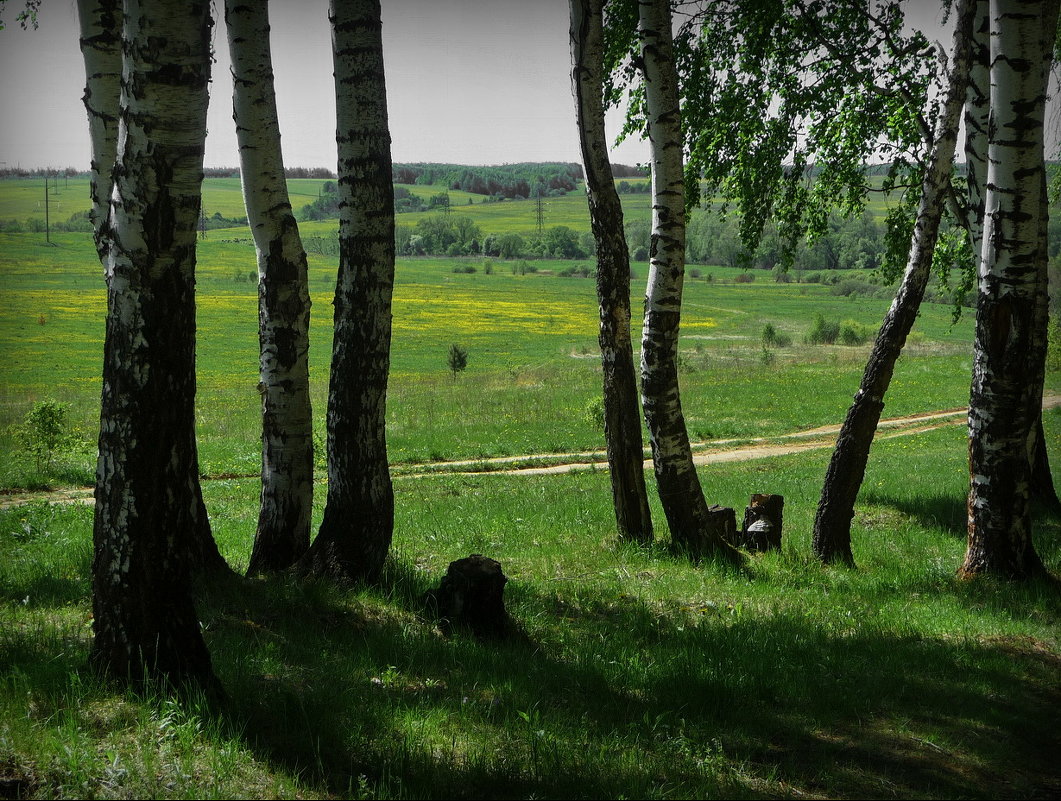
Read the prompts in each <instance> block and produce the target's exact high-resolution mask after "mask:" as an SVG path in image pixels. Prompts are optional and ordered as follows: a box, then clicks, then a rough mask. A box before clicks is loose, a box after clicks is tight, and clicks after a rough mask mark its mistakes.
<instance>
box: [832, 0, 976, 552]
mask: <svg viewBox="0 0 1061 801" xmlns="http://www.w3.org/2000/svg"><path fill="white" fill-rule="evenodd" d="M974 11H975V8H974V5H973V2H972V0H961V2H959V4H958V9H957V12H956V19H955V30H954V42H953V47H952V54H951V68H950V73H949V75H948V79H947V89H946V94H945V97H944V100H943V106H942V109H941V111H940V114H939V117H938V119H937V122H936V127H935V131H934V141H933V142H932V147H931V150H930V156H929V161H928V164H927V165H926V168H925V172H924V177H923V179H922V184H921V201H920V204H919V206H918V210H917V218H916V221H915V223H914V233H913V237H912V239H911V242H910V253H909V256H908V258H907V264H906V272H905V274H904V275H903V280H902V283H901V284H900V286H899V291H898V292H897V293H896V296H895V300H894V301H892V305H891V308H889V309H888V313H887V315H885V318H884V322H883V323H882V324H881V327H880V331H879V332H878V333H877V339H876V341H875V342H874V345H873V350H872V352H871V353H870V357H869V361H868V362H867V363H866V368H865V370H864V372H863V374H862V381H861V383H860V384H859V388H858V392H857V393H855V398H854V402H853V403H852V404H851V406H850V408H849V409H848V411H847V416H846V417H845V418H844V422H843V425H842V426H841V428H840V433H839V435H838V437H837V440H836V447H835V448H834V450H833V454H832V457H831V459H830V460H829V467H828V468H827V471H826V474H825V483H824V485H823V486H822V494H821V498H820V499H819V501H818V509H817V514H816V515H815V519H814V532H813V540H812V548H813V550H814V554H815V556H817V557H818V559H820V560H821V561H823V562H826V563H832V562H842V563H844V564H848V565H852V564H854V557H853V555H852V553H851V519H852V518H853V517H854V513H855V500H856V499H857V497H858V491H859V489H860V488H861V486H862V480H863V478H864V477H865V474H866V464H867V462H868V461H869V451H870V446H871V445H872V444H873V435H874V433H875V432H876V430H877V424H878V423H879V422H880V417H881V412H882V411H883V410H884V396H885V394H886V393H887V391H888V386H889V384H890V383H891V379H892V374H893V373H894V371H895V363H896V361H897V360H898V359H899V355H900V354H901V353H902V349H903V346H904V345H905V344H906V338H907V336H908V335H909V333H910V330H911V328H913V325H914V321H915V320H916V319H917V312H918V309H919V308H920V306H921V300H922V299H923V298H924V295H925V287H926V286H927V285H928V279H929V276H930V275H931V274H932V255H933V252H934V251H935V248H936V240H937V239H938V235H939V226H940V218H941V216H942V213H943V206H944V204H945V203H946V201H947V194H948V191H949V188H950V175H951V170H952V169H953V164H952V162H953V159H954V151H955V148H956V146H957V139H958V127H959V123H960V122H961V116H962V108H963V106H964V103H965V93H966V86H967V82H968V75H969V64H970V49H969V39H970V33H971V30H972V22H973V12H974Z"/></svg>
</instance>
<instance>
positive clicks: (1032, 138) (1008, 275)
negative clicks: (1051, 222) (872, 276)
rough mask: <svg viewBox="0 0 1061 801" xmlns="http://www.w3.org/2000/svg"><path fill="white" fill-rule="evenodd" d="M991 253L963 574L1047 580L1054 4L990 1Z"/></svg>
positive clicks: (978, 358)
mask: <svg viewBox="0 0 1061 801" xmlns="http://www.w3.org/2000/svg"><path fill="white" fill-rule="evenodd" d="M989 15H990V18H989V26H990V27H989V30H990V42H991V44H990V54H991V55H990V58H991V66H990V118H989V124H988V149H987V154H988V158H987V165H988V166H987V181H986V190H987V191H986V195H985V211H984V231H983V249H982V251H981V253H980V264H979V275H978V297H977V309H976V337H975V342H974V357H973V381H972V388H971V392H970V399H969V472H970V490H969V501H968V513H969V514H968V542H967V549H966V554H965V559H964V562H963V564H962V567H961V571H960V572H961V574H962V575H965V576H972V575H977V574H981V573H992V574H996V575H1002V576H1007V577H1011V578H1028V577H1033V576H1038V575H1041V574H1043V573H1044V572H1045V568H1044V567H1043V564H1042V561H1041V559H1040V558H1039V556H1038V554H1037V553H1036V552H1035V548H1034V546H1033V544H1032V539H1031V510H1030V496H1031V458H1030V456H1031V453H1030V448H1031V445H1032V443H1034V434H1035V427H1036V424H1037V421H1038V416H1039V413H1040V411H1041V404H1042V391H1043V358H1042V352H1041V351H1042V343H1043V342H1044V341H1045V331H1043V330H1040V329H1043V328H1045V322H1046V315H1045V314H1044V313H1043V312H1042V309H1041V304H1043V303H1045V297H1044V296H1045V275H1044V273H1045V261H1044V260H1043V258H1042V250H1041V249H1042V227H1043V226H1045V225H1046V219H1045V213H1044V212H1045V208H1044V205H1043V203H1042V196H1043V195H1042V189H1043V185H1044V182H1045V176H1044V172H1043V170H1044V150H1043V121H1044V116H1045V100H1046V87H1047V76H1048V67H1049V64H1050V59H1051V56H1052V44H1053V36H1054V32H1055V31H1056V26H1057V15H1058V3H1057V2H1056V0H1049V2H1038V1H1037V0H1035V1H1031V2H1029V0H992V2H991V3H990V7H989Z"/></svg>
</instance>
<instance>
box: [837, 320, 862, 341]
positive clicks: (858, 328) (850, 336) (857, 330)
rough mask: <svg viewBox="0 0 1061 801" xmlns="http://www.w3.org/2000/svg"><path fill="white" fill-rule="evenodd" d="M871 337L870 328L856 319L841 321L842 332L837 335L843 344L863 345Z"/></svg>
mask: <svg viewBox="0 0 1061 801" xmlns="http://www.w3.org/2000/svg"><path fill="white" fill-rule="evenodd" d="M869 337H870V331H869V328H867V327H866V326H864V325H862V323H859V322H856V321H855V320H844V321H843V322H842V323H840V333H839V334H838V336H837V339H838V340H839V342H840V344H841V345H862V344H864V343H865V342H866V340H867V339H869Z"/></svg>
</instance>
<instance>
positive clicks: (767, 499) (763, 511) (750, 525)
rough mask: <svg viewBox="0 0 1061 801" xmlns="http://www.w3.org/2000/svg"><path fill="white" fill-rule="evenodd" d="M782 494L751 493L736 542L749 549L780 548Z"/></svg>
mask: <svg viewBox="0 0 1061 801" xmlns="http://www.w3.org/2000/svg"><path fill="white" fill-rule="evenodd" d="M784 509H785V498H784V496H783V495H759V494H756V495H752V497H751V499H750V500H749V501H748V508H747V509H745V510H744V525H743V526H742V528H741V533H740V537H739V539H738V542H737V544H738V545H739V546H740V547H741V548H746V549H748V550H749V551H773V550H778V551H779V550H781V523H782V513H783V512H784Z"/></svg>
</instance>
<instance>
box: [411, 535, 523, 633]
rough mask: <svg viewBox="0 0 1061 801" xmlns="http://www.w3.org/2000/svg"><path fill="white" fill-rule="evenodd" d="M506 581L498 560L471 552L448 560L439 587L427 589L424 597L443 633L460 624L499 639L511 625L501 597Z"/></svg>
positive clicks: (471, 630) (474, 631)
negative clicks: (462, 557)
mask: <svg viewBox="0 0 1061 801" xmlns="http://www.w3.org/2000/svg"><path fill="white" fill-rule="evenodd" d="M507 581H508V577H507V576H505V574H504V573H503V572H502V571H501V563H500V562H498V561H497V560H496V559H491V558H490V557H488V556H483V555H482V554H477V553H473V554H472V555H471V556H467V557H465V558H464V559H458V560H457V561H455V562H450V564H449V568H448V569H447V570H446V575H445V576H443V577H442V581H441V582H439V585H438V588H437V589H434V590H430V591H428V593H427V594H426V595H425V596H424V601H425V603H426V606H427V608H428V611H429V612H432V613H434V614H435V615H436V616H437V617H438V626H439V628H440V629H441V630H442V633H443V634H446V635H447V636H448V635H450V634H451V633H452V632H453V629H454V628H455V627H460V628H464V629H467V630H469V631H470V632H471V633H472V634H474V635H475V636H477V637H480V638H484V639H498V638H501V637H504V636H505V635H506V634H508V632H509V629H510V624H509V618H508V612H506V611H505V600H504V597H503V595H504V591H505V583H506V582H507Z"/></svg>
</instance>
